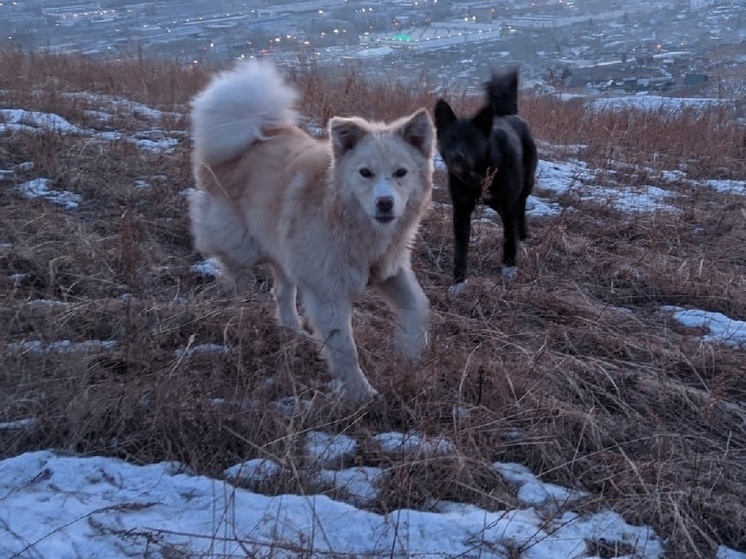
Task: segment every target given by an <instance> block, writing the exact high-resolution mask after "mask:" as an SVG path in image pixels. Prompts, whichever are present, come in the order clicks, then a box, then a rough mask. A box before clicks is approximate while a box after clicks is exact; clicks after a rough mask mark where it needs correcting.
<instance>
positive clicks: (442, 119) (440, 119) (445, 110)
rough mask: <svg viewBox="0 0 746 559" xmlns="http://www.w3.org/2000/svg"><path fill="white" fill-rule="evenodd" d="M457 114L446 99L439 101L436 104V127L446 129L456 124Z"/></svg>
mask: <svg viewBox="0 0 746 559" xmlns="http://www.w3.org/2000/svg"><path fill="white" fill-rule="evenodd" d="M455 120H456V114H455V113H454V112H453V109H451V106H450V105H449V104H448V103H447V102H446V100H445V99H442V98H441V99H438V101H437V102H436V103H435V127H436V128H445V127H446V126H448V125H449V124H451V123H453V122H455Z"/></svg>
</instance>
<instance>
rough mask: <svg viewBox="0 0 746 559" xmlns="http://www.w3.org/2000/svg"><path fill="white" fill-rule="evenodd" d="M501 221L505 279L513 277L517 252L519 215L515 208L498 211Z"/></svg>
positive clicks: (515, 270)
mask: <svg viewBox="0 0 746 559" xmlns="http://www.w3.org/2000/svg"><path fill="white" fill-rule="evenodd" d="M500 217H501V218H502V221H503V268H502V275H503V277H504V278H505V279H507V280H512V279H515V277H516V275H517V274H518V271H517V269H516V257H517V253H518V236H519V228H520V223H521V221H520V217H519V214H518V211H517V208H512V209H511V210H504V211H501V212H500Z"/></svg>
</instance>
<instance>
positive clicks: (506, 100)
mask: <svg viewBox="0 0 746 559" xmlns="http://www.w3.org/2000/svg"><path fill="white" fill-rule="evenodd" d="M484 91H485V93H486V94H487V102H488V103H489V104H490V105H492V109H493V110H494V111H495V116H508V115H517V114H518V68H516V67H511V68H507V69H505V70H500V71H497V70H495V71H493V72H492V77H491V78H490V80H489V81H488V82H486V83H485V84H484Z"/></svg>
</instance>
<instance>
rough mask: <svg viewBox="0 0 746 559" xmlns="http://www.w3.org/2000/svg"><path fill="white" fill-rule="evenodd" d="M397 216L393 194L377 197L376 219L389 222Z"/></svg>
mask: <svg viewBox="0 0 746 559" xmlns="http://www.w3.org/2000/svg"><path fill="white" fill-rule="evenodd" d="M395 217H396V216H395V215H394V197H393V196H379V197H378V198H376V215H375V219H376V220H377V221H380V222H382V223H388V222H389V221H393V220H394V218H395Z"/></svg>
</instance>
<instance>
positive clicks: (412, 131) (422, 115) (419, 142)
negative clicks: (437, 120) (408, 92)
mask: <svg viewBox="0 0 746 559" xmlns="http://www.w3.org/2000/svg"><path fill="white" fill-rule="evenodd" d="M397 132H398V133H399V134H400V135H401V137H402V138H404V141H405V142H407V143H408V144H410V145H412V146H414V147H415V148H416V149H417V150H418V151H419V152H420V153H422V155H424V156H425V157H430V156H431V155H432V151H433V121H432V119H431V118H430V115H429V114H428V112H427V111H426V110H425V109H420V110H418V111H417V112H415V113H413V114H412V115H411V116H410V117H409V118H407V120H405V121H404V124H402V125H401V126H400V127H399V129H398V130H397Z"/></svg>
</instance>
